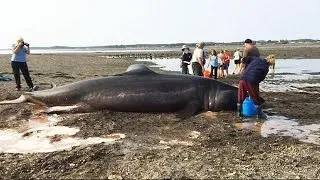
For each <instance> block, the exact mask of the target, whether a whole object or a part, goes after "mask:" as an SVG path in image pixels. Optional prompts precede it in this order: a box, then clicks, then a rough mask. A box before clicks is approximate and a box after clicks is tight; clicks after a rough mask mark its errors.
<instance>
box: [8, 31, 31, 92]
mask: <svg viewBox="0 0 320 180" xmlns="http://www.w3.org/2000/svg"><path fill="white" fill-rule="evenodd" d="M29 54H30V45H29V44H28V43H25V42H24V40H23V38H21V37H20V38H18V39H17V40H16V42H15V44H14V45H13V47H12V57H11V67H12V70H13V75H14V79H15V82H16V90H17V91H20V90H21V80H20V71H21V72H22V75H23V77H24V79H25V80H26V82H27V85H28V87H29V89H28V91H34V90H36V89H37V87H34V86H33V82H32V80H31V78H30V73H29V70H28V65H27V55H29Z"/></svg>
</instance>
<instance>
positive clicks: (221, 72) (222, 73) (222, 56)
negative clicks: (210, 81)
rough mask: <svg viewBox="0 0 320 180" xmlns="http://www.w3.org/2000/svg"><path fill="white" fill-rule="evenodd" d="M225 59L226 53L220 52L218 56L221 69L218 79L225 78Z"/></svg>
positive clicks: (219, 69)
mask: <svg viewBox="0 0 320 180" xmlns="http://www.w3.org/2000/svg"><path fill="white" fill-rule="evenodd" d="M223 59H224V52H223V50H220V52H219V54H218V63H219V68H218V77H219V78H223V77H224V72H223V69H224V65H223Z"/></svg>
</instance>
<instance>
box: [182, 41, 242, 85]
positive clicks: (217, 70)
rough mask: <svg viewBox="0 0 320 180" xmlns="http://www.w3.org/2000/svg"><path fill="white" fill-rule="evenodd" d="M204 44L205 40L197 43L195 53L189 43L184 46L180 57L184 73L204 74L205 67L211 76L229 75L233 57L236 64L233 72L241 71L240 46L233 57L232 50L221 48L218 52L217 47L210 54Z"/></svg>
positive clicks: (215, 77) (214, 77)
mask: <svg viewBox="0 0 320 180" xmlns="http://www.w3.org/2000/svg"><path fill="white" fill-rule="evenodd" d="M204 45H205V44H204V43H203V42H200V43H198V44H196V48H195V50H194V52H193V54H192V53H191V51H190V48H189V47H188V46H187V45H183V46H182V48H181V49H182V54H181V57H180V58H181V68H182V74H193V75H197V76H203V72H204V71H205V69H208V70H209V71H210V75H209V77H210V78H213V79H217V78H222V77H226V76H228V75H229V66H230V61H231V59H233V60H234V63H235V65H236V67H235V69H234V70H233V72H232V73H233V74H238V73H240V62H241V58H242V53H241V52H240V48H237V50H236V51H235V52H234V54H233V57H232V56H231V52H230V51H229V50H220V51H219V52H217V51H216V50H215V49H213V50H211V51H210V53H209V56H208V55H207V53H206V52H205V51H204V50H203V48H204ZM207 57H208V58H207ZM188 67H189V68H188ZM190 69H191V70H190Z"/></svg>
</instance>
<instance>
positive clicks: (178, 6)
mask: <svg viewBox="0 0 320 180" xmlns="http://www.w3.org/2000/svg"><path fill="white" fill-rule="evenodd" d="M319 8H320V0H223V1H222V0H220V1H218V0H27V1H26V0H1V6H0V17H1V21H2V23H1V28H0V48H2V49H3V48H10V47H11V45H12V43H13V42H14V41H15V39H17V38H18V37H20V36H21V37H23V38H24V39H25V41H26V42H29V43H30V44H31V47H32V46H37V47H39V46H55V45H61V46H95V45H97V46H99V45H121V44H153V43H154V44H162V43H193V42H199V41H206V42H209V41H212V42H232V41H243V40H244V39H246V38H251V39H253V40H280V39H301V38H310V39H320V23H319V19H320V11H319Z"/></svg>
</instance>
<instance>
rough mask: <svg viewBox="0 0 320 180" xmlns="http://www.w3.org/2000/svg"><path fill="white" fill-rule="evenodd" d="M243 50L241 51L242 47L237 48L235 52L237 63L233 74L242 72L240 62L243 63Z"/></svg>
mask: <svg viewBox="0 0 320 180" xmlns="http://www.w3.org/2000/svg"><path fill="white" fill-rule="evenodd" d="M241 58H242V55H241V52H240V48H237V50H236V51H235V52H234V54H233V59H234V64H235V65H236V67H235V68H234V70H233V73H232V74H235V73H236V74H239V73H240V63H241Z"/></svg>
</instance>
